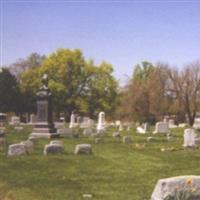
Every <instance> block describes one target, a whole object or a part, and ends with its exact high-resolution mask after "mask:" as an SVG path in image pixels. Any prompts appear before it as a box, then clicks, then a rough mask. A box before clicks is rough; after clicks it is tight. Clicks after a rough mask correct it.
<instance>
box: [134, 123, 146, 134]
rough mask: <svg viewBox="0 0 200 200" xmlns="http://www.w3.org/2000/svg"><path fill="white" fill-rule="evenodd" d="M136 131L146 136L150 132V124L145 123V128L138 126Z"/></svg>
mask: <svg viewBox="0 0 200 200" xmlns="http://www.w3.org/2000/svg"><path fill="white" fill-rule="evenodd" d="M136 131H137V133H140V134H146V133H147V132H148V123H144V124H143V126H138V127H137V128H136Z"/></svg>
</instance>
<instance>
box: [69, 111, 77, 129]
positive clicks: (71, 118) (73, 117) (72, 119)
mask: <svg viewBox="0 0 200 200" xmlns="http://www.w3.org/2000/svg"><path fill="white" fill-rule="evenodd" d="M75 127H76V117H75V114H74V113H73V112H72V114H71V117H70V123H69V128H75Z"/></svg>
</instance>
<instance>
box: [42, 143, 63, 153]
mask: <svg viewBox="0 0 200 200" xmlns="http://www.w3.org/2000/svg"><path fill="white" fill-rule="evenodd" d="M63 152H64V149H63V146H62V145H60V144H46V145H45V147H44V151H43V153H44V155H48V154H58V153H63Z"/></svg>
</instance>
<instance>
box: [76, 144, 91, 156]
mask: <svg viewBox="0 0 200 200" xmlns="http://www.w3.org/2000/svg"><path fill="white" fill-rule="evenodd" d="M91 153H92V146H91V144H77V145H76V147H75V150H74V154H91Z"/></svg>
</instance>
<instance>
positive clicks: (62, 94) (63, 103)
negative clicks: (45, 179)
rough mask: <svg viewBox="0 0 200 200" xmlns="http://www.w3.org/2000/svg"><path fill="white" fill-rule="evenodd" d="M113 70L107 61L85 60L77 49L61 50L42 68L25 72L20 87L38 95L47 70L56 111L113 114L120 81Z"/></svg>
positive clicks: (52, 55) (68, 113)
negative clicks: (113, 73) (116, 78)
mask: <svg viewBox="0 0 200 200" xmlns="http://www.w3.org/2000/svg"><path fill="white" fill-rule="evenodd" d="M112 72H113V69H112V66H111V65H109V64H107V63H105V62H103V63H102V64H100V65H99V66H95V65H94V63H93V62H92V61H86V60H85V58H84V57H83V54H82V52H81V51H80V50H78V49H75V50H69V49H58V50H57V51H55V52H54V53H52V54H50V55H49V56H48V57H47V58H46V59H45V60H44V61H43V63H42V65H41V67H39V68H32V69H29V70H26V71H25V72H24V73H23V74H22V76H21V89H22V91H23V92H25V93H27V92H29V93H32V94H36V91H37V89H38V88H39V87H40V85H41V77H42V75H43V74H44V73H47V74H48V76H49V87H50V89H51V90H52V94H53V102H54V108H55V111H56V112H57V113H60V112H65V113H66V115H67V116H69V115H70V113H71V112H72V111H73V110H76V111H77V112H78V113H84V114H88V115H94V111H99V110H104V111H106V112H108V113H111V112H113V110H114V106H113V105H114V103H113V102H115V99H116V98H117V95H116V94H117V91H116V90H117V82H116V80H115V79H114V77H113V76H112ZM111 102H112V103H113V105H111V104H112V103H111Z"/></svg>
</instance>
